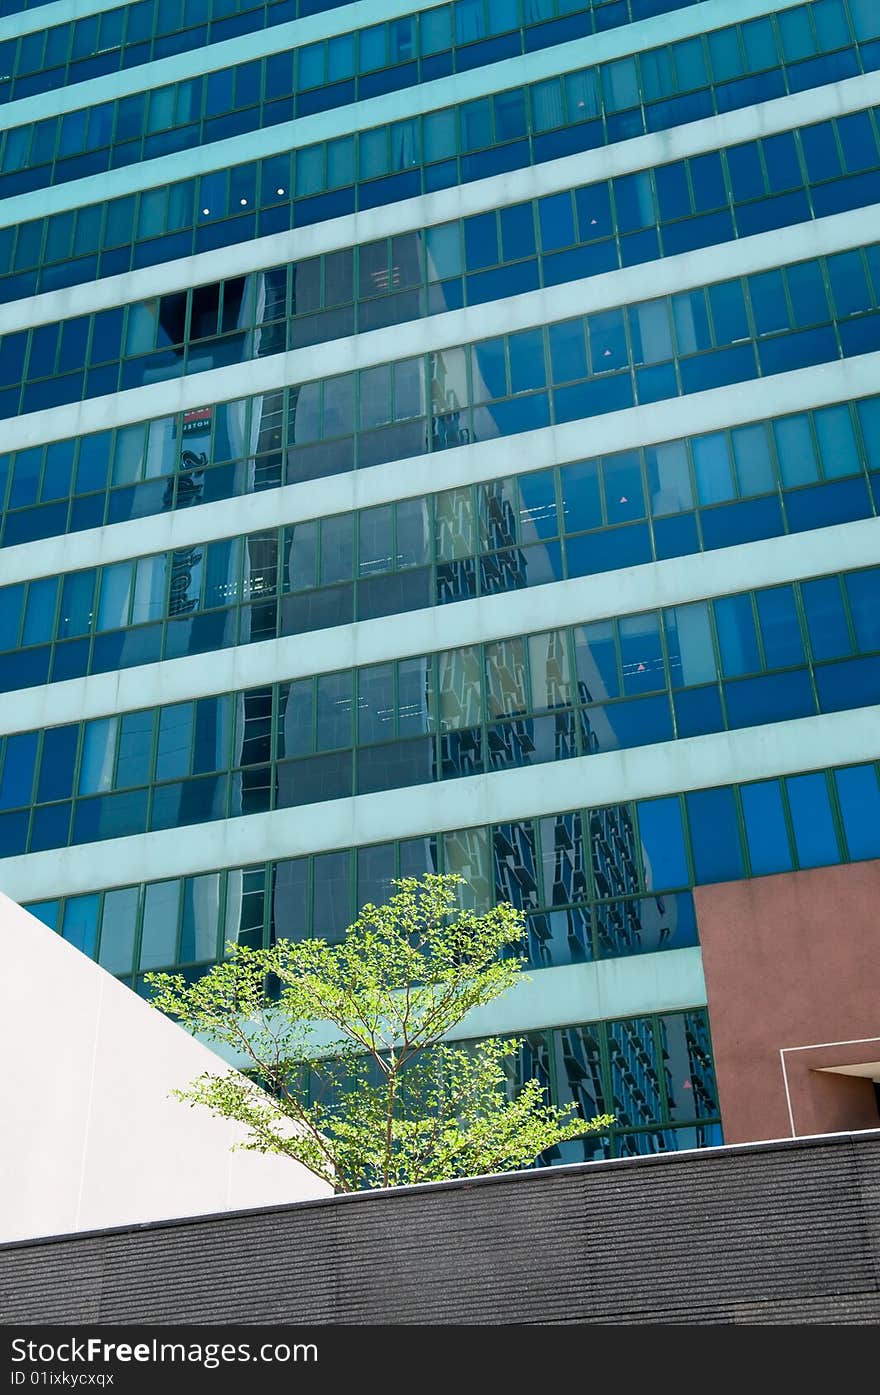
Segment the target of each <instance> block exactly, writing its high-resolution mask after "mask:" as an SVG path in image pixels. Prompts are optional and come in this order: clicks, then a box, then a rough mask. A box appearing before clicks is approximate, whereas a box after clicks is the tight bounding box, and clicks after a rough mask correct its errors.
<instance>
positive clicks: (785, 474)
mask: <svg viewBox="0 0 880 1395" xmlns="http://www.w3.org/2000/svg"><path fill="white" fill-rule="evenodd" d="M773 435H774V437H775V440H776V451H777V454H778V456H779V463H780V466H781V468H782V482H783V484H785V485H787V486H789V487H791V486H792V485H797V484H810V483H811V482H812V481H813V480H816V479H818V478H819V466H818V462H817V460H816V448H815V445H814V443H813V436H812V432H811V431H810V422H809V418H808V417H807V416H806V414H804V415H801V416H796V417H784V418H783V420H782V421H777V422H774V423H773Z"/></svg>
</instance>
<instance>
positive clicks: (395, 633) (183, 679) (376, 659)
mask: <svg viewBox="0 0 880 1395" xmlns="http://www.w3.org/2000/svg"><path fill="white" fill-rule="evenodd" d="M877 564H880V522H878V520H877V519H874V518H868V519H860V520H858V521H857V522H854V523H839V524H836V525H834V526H833V527H830V528H819V529H816V530H814V531H812V532H807V533H791V534H788V535H787V536H785V537H780V538H767V539H765V540H762V541H760V542H751V543H741V544H739V545H738V546H736V547H727V548H720V549H718V550H716V551H713V552H696V553H691V554H690V555H689V556H686V557H673V558H670V559H669V560H667V561H664V562H649V563H646V564H645V565H644V566H640V567H629V568H626V569H624V570H620V571H614V572H601V573H599V574H598V575H597V576H585V577H578V578H576V579H574V580H572V581H557V582H550V583H548V584H547V585H544V586H534V587H527V588H526V589H524V590H522V591H509V592H506V593H504V594H501V595H497V596H478V597H476V598H475V599H474V600H469V601H459V602H457V603H456V604H454V605H443V606H432V607H430V608H429V609H425V610H414V611H408V612H405V613H403V614H399V615H395V616H391V617H388V616H383V617H381V618H379V619H376V620H358V621H355V622H354V623H353V624H348V625H336V626H334V627H333V628H332V629H325V630H313V631H310V632H308V633H306V634H301V635H287V636H285V637H283V638H280V639H269V640H263V641H262V642H261V643H259V644H246V645H239V646H237V647H236V648H231V649H215V650H212V651H210V652H208V653H204V654H194V655H192V656H190V657H187V658H182V659H166V660H163V661H161V662H159V663H154V664H142V665H141V666H140V667H139V668H129V669H119V670H114V671H113V672H111V673H96V674H91V675H89V676H88V677H85V678H69V679H67V680H65V681H64V682H62V683H47V684H44V685H42V686H40V687H38V688H25V689H23V690H21V689H19V690H17V691H14V692H10V693H2V694H0V732H4V733H7V734H8V733H10V732H14V731H32V730H34V729H35V728H37V727H50V726H60V725H62V724H63V723H65V722H75V721H82V720H84V719H86V718H90V717H100V716H103V715H105V714H109V713H114V712H128V711H133V710H137V709H139V708H143V707H151V706H160V705H162V704H163V703H173V702H181V701H184V700H186V699H188V698H193V697H207V696H209V695H210V694H213V693H226V692H234V691H236V690H240V689H245V688H253V687H258V686H260V685H262V684H266V683H274V682H280V681H282V680H285V679H290V678H302V677H306V676H309V675H312V674H316V673H329V672H333V671H334V670H337V669H343V668H353V667H358V666H361V665H365V664H376V663H385V662H387V661H388V660H390V659H401V658H407V657H409V656H411V655H420V654H429V653H435V652H437V651H439V650H443V649H453V648H457V647H459V646H460V645H466V644H479V643H482V642H485V641H488V640H493V639H501V638H503V637H505V636H507V635H521V634H530V633H531V634H534V633H538V632H539V631H541V630H549V629H554V628H556V627H558V626H561V625H576V624H581V623H584V622H586V621H590V620H600V619H608V618H610V617H613V616H620V615H630V614H638V613H639V612H640V611H644V610H648V609H652V608H656V607H659V606H668V605H683V604H686V603H687V602H688V601H696V600H703V599H705V598H706V597H708V596H724V595H731V594H736V593H737V592H739V591H742V590H744V589H746V588H751V587H756V586H774V585H781V584H783V583H785V582H790V581H797V580H799V579H800V578H804V577H814V576H827V575H833V574H835V573H836V572H839V571H840V570H841V569H843V568H846V569H847V570H852V569H855V568H857V567H865V566H875V565H877Z"/></svg>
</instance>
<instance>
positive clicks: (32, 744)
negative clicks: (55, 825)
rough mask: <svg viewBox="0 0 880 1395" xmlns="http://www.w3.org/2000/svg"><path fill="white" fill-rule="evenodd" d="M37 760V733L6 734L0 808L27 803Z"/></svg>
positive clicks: (0, 777) (13, 807)
mask: <svg viewBox="0 0 880 1395" xmlns="http://www.w3.org/2000/svg"><path fill="white" fill-rule="evenodd" d="M36 760H37V733H36V732H35V731H28V732H23V733H22V734H21V735H20V736H7V738H6V752H5V755H4V760H3V770H2V774H0V809H15V808H17V807H18V806H19V805H23V804H29V803H30V799H31V789H32V787H33V783H34V768H35V766H36Z"/></svg>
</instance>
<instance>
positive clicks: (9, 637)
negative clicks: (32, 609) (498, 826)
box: [0, 582, 24, 650]
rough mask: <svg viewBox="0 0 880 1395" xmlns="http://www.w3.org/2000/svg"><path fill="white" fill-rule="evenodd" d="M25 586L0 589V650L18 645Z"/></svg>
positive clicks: (19, 585)
mask: <svg viewBox="0 0 880 1395" xmlns="http://www.w3.org/2000/svg"><path fill="white" fill-rule="evenodd" d="M23 600H24V586H23V584H22V583H21V582H19V584H18V585H17V586H4V587H2V588H0V649H4V650H6V649H12V648H14V647H15V645H16V644H17V643H18V630H19V626H20V624H21V612H22V602H23Z"/></svg>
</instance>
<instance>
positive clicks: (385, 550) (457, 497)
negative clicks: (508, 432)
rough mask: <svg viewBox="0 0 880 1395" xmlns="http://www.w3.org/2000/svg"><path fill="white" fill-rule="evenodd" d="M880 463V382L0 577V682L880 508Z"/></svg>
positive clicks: (36, 678)
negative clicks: (177, 542)
mask: <svg viewBox="0 0 880 1395" xmlns="http://www.w3.org/2000/svg"><path fill="white" fill-rule="evenodd" d="M869 468H873V469H874V471H875V472H876V470H877V469H880V399H878V398H867V399H865V400H864V401H862V402H859V403H851V404H839V405H837V406H832V407H824V408H820V409H818V410H816V411H815V412H812V413H798V414H795V415H792V416H787V417H783V418H779V419H777V420H774V421H772V422H760V423H755V424H752V425H747V426H742V427H736V428H734V429H733V430H730V431H716V432H710V433H707V434H705V435H702V436H698V437H695V438H693V439H691V440H687V439H683V440H677V441H669V442H665V443H663V444H662V445H658V446H651V447H646V448H642V449H640V450H631V451H622V452H617V453H615V454H612V455H608V456H605V457H604V458H601V459H594V460H586V461H575V462H572V463H570V464H567V465H561V466H550V467H546V468H545V469H543V470H537V471H534V472H530V473H528V474H524V475H521V476H519V477H514V478H509V479H505V478H501V479H493V480H490V481H487V482H486V483H485V484H480V485H476V486H465V487H462V488H457V489H452V490H447V491H443V492H441V493H438V494H436V495H428V496H422V497H417V498H414V499H406V500H401V501H399V502H397V503H389V504H384V505H380V506H377V507H375V508H372V509H364V510H361V511H359V512H357V513H343V514H335V515H331V516H329V517H327V518H324V519H314V520H309V521H306V522H302V523H297V524H289V525H287V526H286V527H281V528H278V529H270V530H263V531H261V532H258V533H252V534H249V535H245V536H238V537H233V538H226V539H220V540H218V541H215V542H209V543H199V544H196V545H193V546H190V547H180V548H177V549H172V550H170V551H168V552H164V553H158V554H155V555H152V556H147V557H142V558H139V559H133V560H131V561H126V562H115V563H111V564H108V565H107V566H105V567H91V568H88V569H87V570H85V571H77V572H71V573H68V574H66V575H64V576H49V577H44V578H39V579H37V580H34V581H31V582H27V583H25V582H20V583H16V584H15V585H13V586H7V587H5V588H2V589H0V646H5V648H6V650H7V657H6V658H5V659H4V661H3V665H2V670H3V678H2V685H3V686H4V687H5V688H6V689H7V690H8V689H11V688H14V687H16V686H20V687H24V686H29V685H30V686H32V685H34V684H36V683H38V682H40V681H45V680H46V678H48V677H49V676H50V674H51V676H52V678H53V680H57V679H60V678H63V677H75V676H77V675H78V674H81V673H85V672H88V671H91V672H106V671H109V670H111V669H115V668H128V667H131V666H132V665H136V664H137V663H146V662H150V661H155V660H158V659H159V658H161V657H163V656H164V657H166V658H174V657H179V656H181V655H183V654H186V653H200V652H205V651H206V650H207V649H209V648H220V647H226V646H229V645H233V644H236V643H239V644H244V643H249V642H257V641H260V640H264V639H271V638H275V637H276V636H281V635H284V634H296V633H302V632H305V631H308V630H310V629H311V630H314V629H319V628H326V627H327V626H332V625H334V624H346V623H350V622H352V621H354V620H367V619H372V618H376V617H378V616H380V615H389V614H398V613H402V612H405V611H407V610H415V609H420V608H423V607H426V606H430V605H435V604H445V603H448V602H454V601H458V600H466V599H469V598H472V597H474V596H476V595H479V594H484V595H493V594H499V593H501V592H504V591H510V590H518V589H521V588H523V587H526V586H535V585H544V584H546V583H549V582H553V581H561V580H565V579H567V578H571V577H575V576H582V575H588V574H590V573H591V572H592V573H596V572H600V571H603V570H613V569H615V568H617V567H623V566H633V565H639V564H640V563H645V562H650V561H654V560H663V559H664V558H668V557H672V556H682V555H687V554H688V553H693V552H697V551H699V550H701V549H706V550H711V549H713V548H716V547H723V546H730V545H732V544H734V543H737V542H744V541H754V540H756V539H757V538H760V537H767V536H772V535H774V534H776V535H779V534H781V533H782V532H783V531H785V529H786V528H787V530H788V531H804V530H806V529H809V528H813V527H822V526H828V525H830V524H834V523H839V522H847V521H851V520H852V519H854V518H857V517H866V516H872V512H874V509H872V491H871V488H870V481H869V479H868V478H866V470H867V469H869ZM819 481H821V482H819ZM873 492H874V493H876V494H877V497H878V500H880V477H878V478H877V480H876V483H875V487H874V491H873ZM648 518H650V520H651V521H650V524H649V523H648V522H647V519H648ZM640 520H646V521H640ZM163 620H167V622H168V623H167V625H164V626H163V625H162V623H161V622H162V621H163ZM163 631H164V643H163ZM90 633H94V635H95V636H96V638H95V639H94V640H93V641H92V643H91V648H90V644H89V640H88V638H87V636H88V635H89V634H90ZM53 644H54V652H52V651H50V647H49V646H51V645H53Z"/></svg>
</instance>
